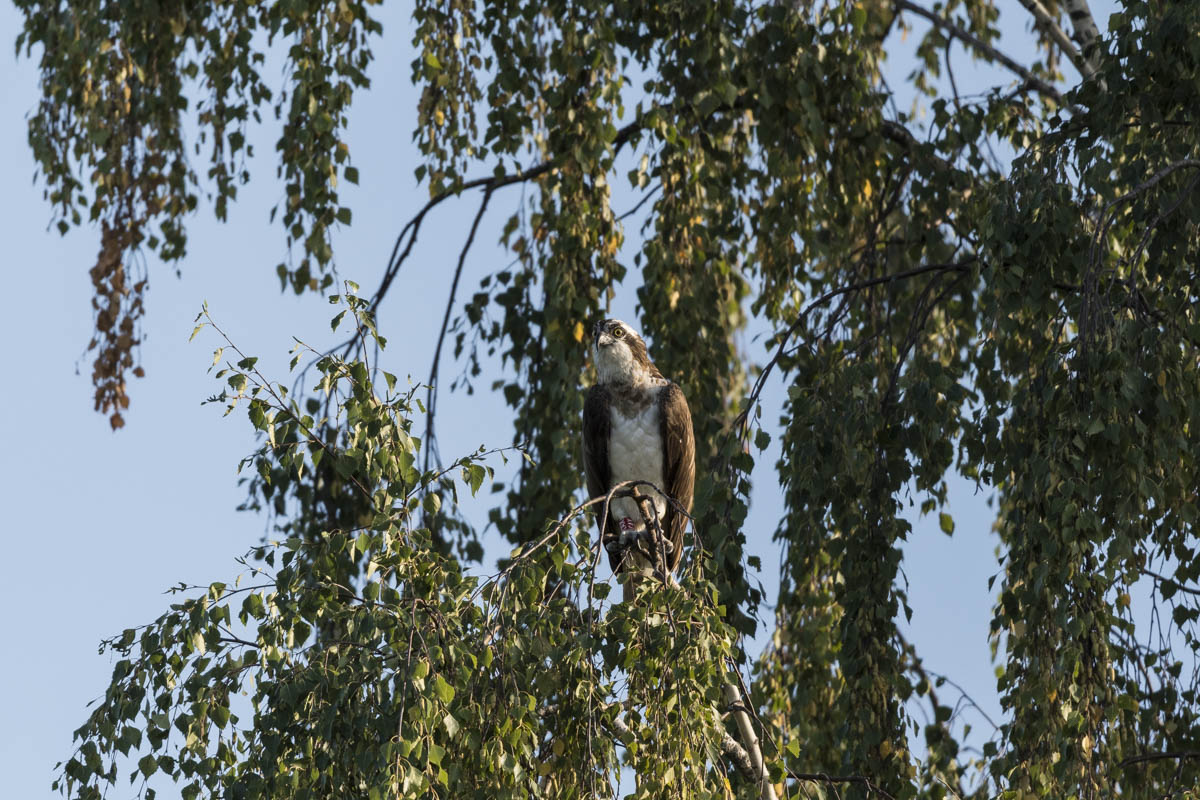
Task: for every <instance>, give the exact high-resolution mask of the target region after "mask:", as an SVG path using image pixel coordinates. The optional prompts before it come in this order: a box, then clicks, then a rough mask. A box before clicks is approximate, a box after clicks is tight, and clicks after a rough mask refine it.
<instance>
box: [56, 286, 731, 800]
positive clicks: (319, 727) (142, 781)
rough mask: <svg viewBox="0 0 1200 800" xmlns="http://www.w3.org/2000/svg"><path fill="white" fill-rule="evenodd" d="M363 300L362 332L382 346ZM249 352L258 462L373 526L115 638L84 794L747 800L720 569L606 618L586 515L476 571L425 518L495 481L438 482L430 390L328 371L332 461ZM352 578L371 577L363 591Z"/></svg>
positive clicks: (486, 471) (67, 783)
mask: <svg viewBox="0 0 1200 800" xmlns="http://www.w3.org/2000/svg"><path fill="white" fill-rule="evenodd" d="M354 299H355V298H353V296H351V297H350V298H348V300H347V302H348V305H349V308H348V309H347V311H349V312H351V313H352V314H353V315H354V316H355V317H356V325H357V327H358V333H359V335H362V336H364V337H368V338H371V339H375V340H376V341H378V339H377V338H376V337H375V335H374V332H373V330H371V329H370V319H369V316H368V315H367V312H366V311H365V309H364V308H363V307H362V304H361V301H360V302H359V303H355V302H353V301H354ZM203 317H204V319H203V320H202V321H201V327H203V326H204V325H210V324H212V321H211V319H209V318H208V315H207V312H205V313H204V315H203ZM233 349H234V350H235V351H236V348H233ZM223 355H224V349H222V350H220V351H218V353H217V360H219V359H220V358H221V357H222V356H223ZM237 355H238V356H239V360H238V361H237V362H236V363H227V364H226V365H225V367H224V368H223V369H221V370H220V371H219V372H218V377H219V378H221V379H223V380H224V381H225V383H226V387H227V388H226V389H225V390H224V391H223V392H222V393H221V395H219V398H220V400H221V401H222V402H224V403H226V405H227V407H228V410H230V411H232V410H233V408H234V407H236V406H238V405H239V404H242V405H245V406H247V412H248V416H249V419H250V421H251V423H252V424H253V426H254V427H255V429H256V430H258V431H260V432H261V433H262V434H263V439H264V441H263V444H262V447H261V448H260V449H259V450H258V451H257V452H256V453H255V454H254V455H253V456H252V457H251V458H250V459H249V461H250V462H251V463H256V464H259V465H262V464H263V463H264V462H266V463H268V464H269V465H270V467H272V468H278V469H281V470H285V471H287V472H290V473H292V474H294V475H295V476H297V477H299V476H302V475H303V474H304V473H306V472H307V471H309V470H313V469H318V468H319V466H320V464H322V463H324V462H328V463H332V464H334V465H335V466H334V470H335V471H336V472H337V473H338V474H339V475H342V476H343V477H344V478H345V479H346V480H347V481H349V482H350V483H351V484H352V485H354V486H355V487H357V488H358V490H359V491H361V492H362V493H363V494H364V496H365V497H366V498H368V508H369V509H370V510H369V513H367V514H366V515H365V516H364V517H363V519H362V520H361V524H359V525H356V526H354V527H339V528H330V529H328V530H325V531H322V532H321V533H320V534H319V535H317V536H307V537H304V536H292V537H289V538H287V539H284V540H280V541H271V542H268V543H266V544H264V545H262V546H260V547H257V548H255V550H254V551H253V553H252V556H253V560H250V559H248V558H247V559H242V560H241V563H242V564H243V565H244V566H245V568H246V570H245V572H243V573H242V574H241V575H240V576H239V577H238V579H237V580H236V581H234V582H233V583H228V584H227V583H213V584H211V585H210V586H207V587H189V586H184V585H181V586H179V587H177V589H176V592H177V593H178V594H179V595H180V596H181V599H180V600H179V602H177V603H175V604H173V605H172V606H171V609H170V610H169V611H168V612H167V613H165V614H163V615H162V616H161V617H159V618H158V619H157V620H155V621H154V622H152V623H150V624H149V625H145V626H143V627H141V628H136V629H132V628H131V629H129V630H126V631H124V632H123V633H122V634H121V635H119V636H117V637H114V638H113V639H111V640H109V641H106V642H105V643H104V645H103V649H104V650H108V651H111V652H113V653H114V654H116V656H117V658H118V661H117V663H116V665H115V667H114V671H113V679H112V683H111V685H110V686H109V689H108V691H107V692H106V694H105V696H104V698H103V700H102V701H101V702H100V703H99V704H98V705H97V706H96V708H95V710H94V711H93V712H92V714H91V716H90V717H89V719H88V721H87V722H86V723H85V725H84V726H83V727H82V728H80V729H79V731H77V734H76V735H77V737H78V738H79V739H80V740H81V744H80V747H79V749H78V751H77V752H76V753H75V755H74V756H73V757H72V758H71V759H70V760H69V761H67V762H66V763H65V765H63V767H62V770H63V772H62V775H61V777H60V778H59V781H58V783H59V785H60V786H61V787H62V788H63V789H64V790H65V791H66V792H67V793H69V794H71V795H73V796H78V797H81V798H90V797H101V796H103V794H104V787H105V786H106V785H113V784H116V783H117V781H118V779H119V778H121V777H122V771H125V770H127V771H128V777H129V780H130V782H131V783H137V784H138V787H139V794H141V795H143V796H146V797H153V795H154V788H153V787H154V784H155V781H154V780H151V779H153V778H154V776H155V775H157V774H161V775H165V776H167V777H168V778H170V779H171V780H172V781H175V782H177V783H179V784H181V787H182V789H181V790H182V795H183V797H185V798H192V797H197V796H232V797H273V798H279V797H295V798H301V797H316V796H345V795H354V796H363V797H371V798H377V797H431V796H432V797H480V798H484V797H486V798H493V797H512V796H531V795H539V796H554V797H599V796H609V795H610V794H611V786H612V783H613V782H615V781H616V780H618V777H619V773H620V770H621V769H622V767H623V765H624V766H631V767H633V768H634V769H635V770H636V772H637V774H638V776H639V783H638V796H639V797H664V796H689V797H714V798H716V797H726V796H727V794H726V792H727V788H726V787H727V786H728V783H727V781H726V780H725V779H724V777H723V776H721V775H719V774H715V773H714V772H713V769H716V768H718V767H719V765H720V764H721V760H720V758H719V757H718V756H717V754H716V748H717V747H718V746H719V744H720V741H721V733H720V732H721V730H722V728H721V726H722V722H721V711H720V706H721V685H722V684H721V681H722V676H723V675H724V672H725V669H726V667H725V664H726V663H727V661H728V659H729V658H730V656H731V653H732V650H731V648H732V642H733V638H734V635H733V632H732V631H731V630H730V629H729V628H728V627H727V626H726V625H725V623H724V622H723V621H722V611H721V609H720V608H719V607H718V606H717V605H715V604H714V602H713V599H712V598H713V594H714V591H713V587H712V585H711V584H709V583H707V582H706V581H704V580H703V578H702V577H701V575H702V573H703V570H702V569H700V566H699V565H700V564H702V562H703V560H704V559H702V558H700V557H699V556H697V557H695V558H693V560H692V563H693V565H694V567H693V569H691V570H689V571H688V573H687V574H686V575H684V576H683V580H682V583H681V584H672V585H671V586H666V585H663V584H662V583H661V582H657V581H643V582H641V583H640V584H639V587H638V596H639V601H638V604H637V605H632V606H625V607H622V606H617V607H609V606H608V604H607V603H606V597H607V595H608V593H609V589H610V587H609V585H608V584H607V583H603V582H601V583H597V582H596V566H597V561H598V556H599V544H598V543H597V544H595V545H593V544H592V543H590V542H589V533H588V530H587V529H585V528H584V527H583V526H581V525H580V524H578V523H579V520H578V519H572V517H568V518H566V519H564V520H562V521H560V522H557V523H554V524H552V525H550V526H549V527H548V528H546V529H544V530H543V535H542V536H540V537H539V538H538V540H537V541H535V542H532V543H530V544H529V545H527V546H525V547H523V548H518V549H517V550H515V551H514V552H513V554H512V558H511V560H510V563H509V565H508V566H507V567H506V568H505V569H504V570H503V571H502V572H500V573H499V574H497V575H495V576H492V577H490V578H486V579H483V578H480V577H477V576H472V575H469V574H467V573H466V572H465V571H464V565H463V563H462V562H461V561H459V560H458V559H457V558H455V557H453V556H451V555H447V554H444V553H442V552H440V551H439V549H438V548H437V547H436V546H435V542H434V538H433V536H432V533H431V530H430V529H429V528H426V527H418V524H419V523H420V521H421V519H422V514H421V512H422V510H423V509H424V510H426V511H432V512H433V513H434V514H436V513H438V512H439V509H440V502H439V501H438V500H437V498H438V497H439V495H438V494H437V493H435V492H436V490H438V489H439V487H442V486H444V485H446V482H447V480H450V481H451V482H452V483H453V484H454V485H456V486H457V485H459V484H460V483H461V484H462V485H463V486H464V487H465V488H467V489H469V490H470V491H471V492H472V493H474V492H476V491H477V490H479V489H480V488H481V486H482V485H483V484H484V483H485V482H486V481H487V480H489V476H490V474H491V469H490V467H488V466H487V465H486V463H483V462H482V461H481V460H480V459H479V458H476V457H468V458H463V459H460V460H459V461H457V462H455V463H454V464H453V465H452V467H450V468H448V469H446V470H440V471H438V472H424V473H423V472H421V471H419V470H418V469H417V467H416V466H415V465H416V459H417V456H418V453H419V447H420V442H419V440H417V439H416V438H414V437H412V436H411V435H410V434H409V433H408V431H409V430H410V429H411V426H412V415H413V411H414V400H413V397H414V392H415V389H414V390H410V391H408V392H401V393H397V392H396V387H395V380H394V378H392V377H391V376H390V375H387V374H386V373H383V378H384V379H385V382H386V389H385V390H384V391H383V393H382V394H378V393H377V387H376V385H375V384H374V383H373V382H372V380H371V373H370V370H369V369H368V368H367V365H366V364H365V363H364V362H362V361H361V360H349V361H346V360H342V359H341V358H337V357H333V356H326V357H324V358H322V359H321V360H320V361H319V362H318V363H317V364H316V372H317V373H318V374H319V377H318V379H317V385H316V386H315V387H313V389H314V391H315V392H318V393H326V392H327V393H330V394H331V395H332V396H334V397H337V398H338V399H337V401H336V402H335V403H334V404H333V409H334V411H333V415H334V417H335V418H336V419H337V420H338V426H339V428H340V429H341V430H342V431H343V432H344V433H345V434H346V438H345V440H344V441H342V442H339V443H331V442H330V441H328V440H327V439H325V438H323V437H321V436H319V435H317V434H316V431H318V430H319V428H320V424H321V422H322V421H321V420H314V419H313V418H312V417H311V416H310V415H308V414H306V413H304V411H303V410H302V409H301V407H300V406H299V405H298V403H297V402H296V401H295V400H294V399H292V397H291V396H290V395H289V392H288V390H287V388H286V387H285V386H284V385H283V384H281V383H271V382H269V381H268V380H267V379H266V378H265V377H264V376H263V375H262V374H261V373H260V372H259V371H258V370H257V369H256V367H255V361H256V359H254V358H250V357H245V356H244V355H243V354H242V353H241V352H240V351H239V352H237ZM381 388H382V387H381ZM260 469H263V470H264V475H265V474H269V473H268V470H267V469H265V468H263V467H261V466H260ZM578 513H579V510H576V511H575V512H574V514H573V515H572V516H577V515H578ZM345 562H350V563H355V564H361V565H363V566H364V569H363V571H362V573H361V574H360V575H355V576H351V577H349V578H347V576H346V575H345V571H344V569H343V564H344V563H345ZM606 611H607V613H605V612H606ZM626 698H628V702H626ZM618 743H619V744H621V745H623V747H624V750H625V753H626V755H625V757H624V758H623V759H622V758H621V757H620V754H619V751H618V749H617V744H618Z"/></svg>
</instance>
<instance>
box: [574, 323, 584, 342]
mask: <svg viewBox="0 0 1200 800" xmlns="http://www.w3.org/2000/svg"><path fill="white" fill-rule="evenodd" d="M575 341H577V342H582V341H583V323H582V322H576V323H575Z"/></svg>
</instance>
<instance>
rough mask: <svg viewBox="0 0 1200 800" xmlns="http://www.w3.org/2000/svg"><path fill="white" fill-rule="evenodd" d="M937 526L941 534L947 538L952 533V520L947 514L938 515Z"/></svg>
mask: <svg viewBox="0 0 1200 800" xmlns="http://www.w3.org/2000/svg"><path fill="white" fill-rule="evenodd" d="M938 526H939V527H941V529H942V533H944V534H946V535H947V536H949V535H950V534H952V533H954V518H953V517H951V516H950V515H949V514H944V513H943V514H938Z"/></svg>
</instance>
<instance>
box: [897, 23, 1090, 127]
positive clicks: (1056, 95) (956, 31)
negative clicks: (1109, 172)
mask: <svg viewBox="0 0 1200 800" xmlns="http://www.w3.org/2000/svg"><path fill="white" fill-rule="evenodd" d="M895 3H896V8H897V9H899V10H901V11H911V12H912V13H914V14H916V15H917V16H920V17H924V18H925V19H927V20H929V21H930V22H932V23H933V24H934V25H936V26H937V27H939V28H941V29H942V30H943V31H945V32H946V33H947V34H949V35H950V36H953V37H955V38H957V39H958V40H959V41H961V42H964V43H966V44H969V45H970V46H971V47H973V48H975V50H977V51H978V52H980V53H981V54H983V55H984V56H986V57H987V58H989V59H991V60H992V61H996V62H998V63H1000V64H1002V65H1003V66H1004V67H1006V68H1007V69H1008V70H1009V71H1010V72H1012V73H1013V74H1015V75H1017V76H1019V77H1020V78H1021V79H1022V80H1023V81H1025V83H1027V84H1029V85H1030V86H1032V87H1033V88H1034V89H1036V90H1037V91H1038V92H1039V93H1041V94H1043V95H1045V96H1046V97H1049V98H1052V99H1053V100H1054V101H1055V102H1056V103H1058V104H1059V105H1060V106H1063V107H1065V108H1068V109H1070V110H1071V111H1072V112H1077V111H1078V108H1077V107H1075V106H1074V105H1071V104H1069V103H1067V101H1066V99H1065V98H1063V96H1062V92H1060V91H1058V89H1055V88H1054V87H1053V86H1051V85H1050V84H1048V83H1046V82H1045V81H1044V80H1042V79H1041V78H1039V77H1038V76H1036V75H1034V74H1033V73H1032V72H1030V71H1029V70H1028V69H1026V68H1025V67H1023V66H1021V65H1020V64H1018V63H1017V62H1016V61H1014V60H1013V59H1012V58H1010V57H1009V56H1006V55H1005V54H1004V53H1001V52H1000V51H999V50H997V49H996V48H994V47H992V46H991V45H990V44H988V43H987V42H985V41H983V40H982V39H980V38H979V37H978V36H976V35H975V34H973V33H971V32H970V31H966V30H963V29H962V28H960V27H959V26H957V25H955V24H954V23H953V22H951V21H950V20H948V19H946V18H945V17H939V16H938V15H937V14H935V13H933V12H932V11H930V10H928V9H926V8H922V7H921V6H919V5H917V4H916V3H912V2H909V0H895Z"/></svg>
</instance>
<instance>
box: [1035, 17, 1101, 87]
mask: <svg viewBox="0 0 1200 800" xmlns="http://www.w3.org/2000/svg"><path fill="white" fill-rule="evenodd" d="M1021 5H1023V6H1025V8H1026V9H1027V10H1028V11H1029V13H1030V14H1033V18H1034V20H1036V21H1037V26H1038V27H1039V28H1041V29H1042V31H1043V32H1045V34H1046V35H1047V36H1049V37H1050V38H1051V39H1053V40H1054V43H1055V44H1057V45H1058V48H1059V49H1060V50H1062V51H1063V55H1065V56H1066V57H1067V58H1068V59H1070V61H1071V63H1072V64H1074V65H1075V69H1077V70H1079V74H1081V75H1083V77H1084V78H1085V79H1086V78H1090V77H1092V76H1093V75H1095V74H1096V68H1095V67H1094V66H1093V65H1092V64H1091V63H1090V62H1089V61H1088V60H1087V59H1086V58H1084V57H1083V54H1081V53H1080V52H1079V49H1078V48H1076V47H1075V45H1074V43H1073V42H1072V41H1071V39H1070V37H1068V36H1067V32H1066V31H1064V30H1063V29H1062V28H1061V27H1060V26H1059V24H1058V21H1057V20H1055V19H1054V17H1053V16H1051V15H1050V12H1049V11H1047V10H1046V7H1045V6H1044V5H1042V3H1041V0H1021Z"/></svg>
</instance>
